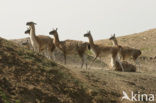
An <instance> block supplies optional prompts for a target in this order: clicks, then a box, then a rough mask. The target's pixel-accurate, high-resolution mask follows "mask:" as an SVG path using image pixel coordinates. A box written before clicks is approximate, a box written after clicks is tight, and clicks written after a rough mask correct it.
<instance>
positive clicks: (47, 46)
mask: <svg viewBox="0 0 156 103" xmlns="http://www.w3.org/2000/svg"><path fill="white" fill-rule="evenodd" d="M26 25H28V26H29V29H28V30H27V31H25V33H27V34H30V35H33V36H34V40H35V41H33V42H35V43H36V45H37V46H38V48H35V47H33V48H34V49H38V52H39V53H40V52H41V51H43V50H47V51H48V54H49V56H50V57H51V52H53V51H54V49H55V45H54V44H53V39H52V38H50V37H49V36H44V35H37V36H36V34H35V23H33V22H27V24H26ZM31 33H32V34H31ZM32 46H33V45H32ZM37 46H36V47H37Z"/></svg>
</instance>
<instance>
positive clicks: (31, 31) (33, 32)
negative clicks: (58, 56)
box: [30, 25, 36, 38]
mask: <svg viewBox="0 0 156 103" xmlns="http://www.w3.org/2000/svg"><path fill="white" fill-rule="evenodd" d="M30 36H31V37H32V38H35V37H36V34H35V26H34V25H32V26H30Z"/></svg>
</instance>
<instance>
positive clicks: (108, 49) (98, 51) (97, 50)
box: [84, 31, 119, 66]
mask: <svg viewBox="0 0 156 103" xmlns="http://www.w3.org/2000/svg"><path fill="white" fill-rule="evenodd" d="M84 37H88V39H89V43H90V47H91V49H92V51H93V52H94V54H95V58H94V60H93V62H94V61H95V60H96V58H97V57H104V56H107V55H111V57H112V59H113V62H114V63H115V60H116V58H117V54H118V50H119V48H118V47H113V46H104V45H98V44H94V41H93V38H92V35H91V33H90V31H89V32H88V33H86V34H84ZM114 63H113V64H112V66H113V65H114Z"/></svg>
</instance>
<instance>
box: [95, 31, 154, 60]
mask: <svg viewBox="0 0 156 103" xmlns="http://www.w3.org/2000/svg"><path fill="white" fill-rule="evenodd" d="M116 36H118V35H116ZM117 40H118V43H119V44H120V45H123V46H129V47H133V48H137V49H140V50H141V51H142V54H143V56H150V57H155V56H156V29H151V30H148V31H144V32H140V33H135V34H131V35H126V36H121V37H117ZM96 43H97V44H105V45H112V43H111V41H109V40H108V39H107V40H98V41H96Z"/></svg>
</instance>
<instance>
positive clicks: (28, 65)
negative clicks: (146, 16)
mask: <svg viewBox="0 0 156 103" xmlns="http://www.w3.org/2000/svg"><path fill="white" fill-rule="evenodd" d="M93 35H94V34H93ZM117 39H118V41H119V44H120V45H122V46H129V47H133V48H137V49H140V50H141V51H142V55H141V56H140V57H139V58H138V63H137V64H136V63H134V62H132V61H131V60H129V61H128V62H130V63H133V64H134V65H136V67H137V72H118V71H114V70H112V69H110V66H109V62H110V57H104V58H102V61H100V60H99V59H98V60H96V62H95V63H94V64H92V65H90V69H89V70H86V69H85V67H84V68H82V69H81V68H80V63H81V62H80V59H79V58H78V56H77V55H70V56H67V65H64V64H63V58H62V54H61V53H59V52H57V51H55V52H56V53H55V54H56V60H55V61H51V60H48V59H46V58H45V57H44V56H42V55H39V54H36V53H34V52H33V51H32V50H29V49H28V48H27V47H22V46H21V44H22V43H23V42H26V41H27V40H29V39H28V38H24V39H20V40H5V39H3V38H0V103H132V101H129V100H123V101H121V98H122V96H123V91H125V92H126V93H127V94H128V95H130V93H131V92H132V91H133V92H134V93H136V94H138V93H140V94H151V93H152V94H155V98H156V69H155V67H156V29H151V30H148V31H145V32H141V33H136V34H132V35H127V36H122V37H119V38H117ZM95 43H97V44H103V45H112V43H111V41H109V40H108V39H106V40H98V41H95ZM92 60H93V57H92V56H89V57H88V62H89V63H90V62H91V61H92ZM155 102H156V99H155V101H154V102H152V103H155ZM136 103H147V102H146V101H145V100H144V102H143V101H142V102H136Z"/></svg>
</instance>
